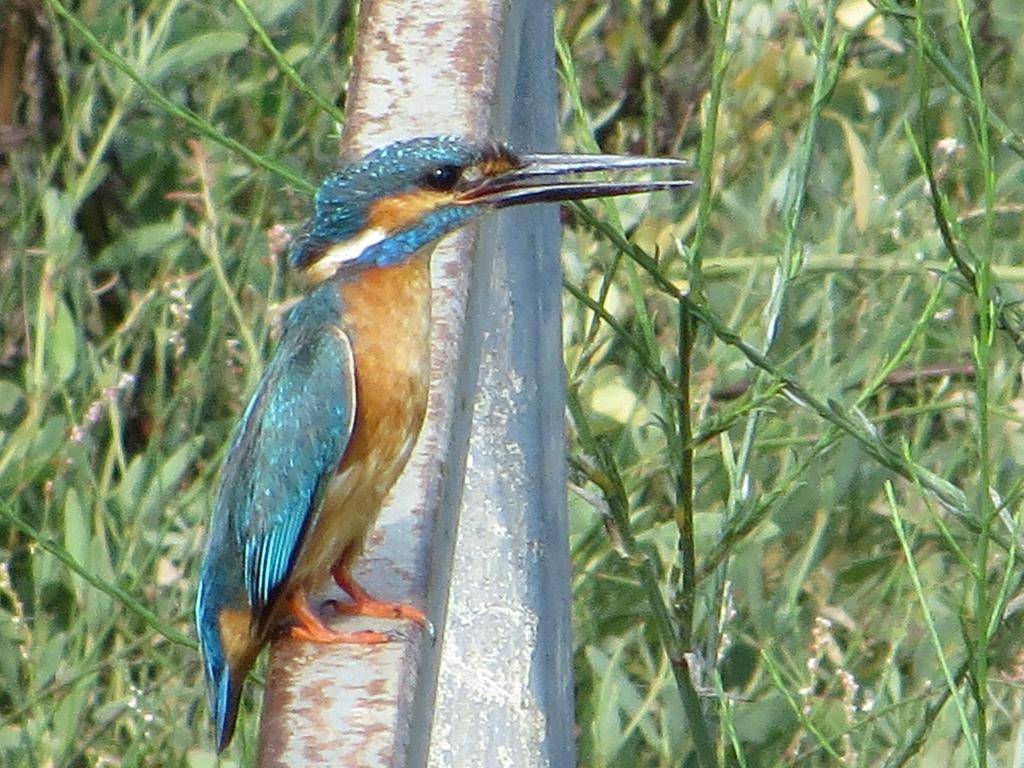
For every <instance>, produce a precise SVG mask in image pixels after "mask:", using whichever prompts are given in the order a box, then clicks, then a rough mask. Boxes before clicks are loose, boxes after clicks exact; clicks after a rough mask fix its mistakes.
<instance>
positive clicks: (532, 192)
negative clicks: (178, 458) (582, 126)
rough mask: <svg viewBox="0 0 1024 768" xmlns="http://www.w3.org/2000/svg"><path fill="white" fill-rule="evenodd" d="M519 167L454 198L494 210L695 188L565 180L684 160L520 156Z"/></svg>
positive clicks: (687, 182)
mask: <svg viewBox="0 0 1024 768" xmlns="http://www.w3.org/2000/svg"><path fill="white" fill-rule="evenodd" d="M517 159H518V160H519V163H520V164H519V165H517V166H516V167H514V168H512V169H510V170H508V171H505V172H503V173H500V174H497V175H495V176H489V177H486V178H483V179H481V180H480V181H479V182H478V183H476V184H474V185H473V186H471V187H470V188H468V189H465V190H463V191H462V192H460V193H459V194H458V195H457V196H456V202H457V203H461V204H463V205H476V204H483V205H490V206H493V207H495V208H505V207H507V206H510V205H522V204H524V203H555V202H559V201H562V200H585V199H588V198H593V197H614V196H616V195H633V194H637V193H640V192H657V191H659V190H666V189H680V188H683V187H689V186H692V185H693V183H694V182H693V180H692V179H668V180H663V181H609V180H605V179H601V180H590V181H587V180H579V179H566V178H561V177H565V176H576V175H579V174H583V173H596V172H601V171H605V172H611V171H633V170H640V169H648V168H672V169H679V168H686V167H688V166H689V163H687V162H686V161H685V160H676V159H673V158H667V157H630V156H628V155H561V154H541V155H519V156H518V158H517Z"/></svg>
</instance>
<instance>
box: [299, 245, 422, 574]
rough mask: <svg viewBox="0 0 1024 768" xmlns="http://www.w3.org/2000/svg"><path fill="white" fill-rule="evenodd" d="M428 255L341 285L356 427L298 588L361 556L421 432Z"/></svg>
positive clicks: (310, 541)
mask: <svg viewBox="0 0 1024 768" xmlns="http://www.w3.org/2000/svg"><path fill="white" fill-rule="evenodd" d="M427 257H428V253H422V254H418V255H416V256H415V257H413V258H412V259H410V260H409V261H407V262H405V263H403V264H399V265H396V266H393V267H386V268H380V269H368V270H366V271H365V272H363V273H362V274H360V275H359V276H358V277H357V278H356V279H354V280H353V281H351V282H346V283H341V285H340V291H341V296H342V300H343V302H344V307H345V323H344V324H345V328H344V330H345V332H346V333H347V334H348V335H349V338H350V339H351V341H352V354H353V358H354V359H355V368H356V416H355V424H354V426H353V431H352V438H351V440H350V442H349V446H348V449H347V450H346V452H345V455H344V456H343V457H342V460H341V463H340V465H339V466H338V470H337V473H336V474H335V476H334V478H333V480H332V481H331V483H330V485H329V486H328V489H327V495H326V498H325V500H324V506H323V509H322V511H321V514H320V516H319V518H318V520H317V523H316V526H315V528H314V529H313V530H312V531H311V532H310V534H309V535H308V536H307V540H306V542H305V543H304V545H303V554H302V557H301V558H300V559H299V561H298V562H297V563H296V566H295V571H294V572H293V574H292V579H291V583H292V585H293V586H302V587H306V588H313V587H315V586H317V585H318V584H319V582H320V581H321V580H322V579H323V578H324V577H325V576H326V575H327V573H328V572H329V570H330V569H331V567H332V566H333V565H334V564H335V562H337V561H338V559H339V558H342V557H344V559H345V561H346V562H347V563H351V561H352V560H353V559H354V558H355V557H357V556H358V555H359V554H360V552H361V551H362V549H363V545H364V544H365V541H366V537H367V535H368V534H369V532H370V530H371V529H372V527H373V524H374V522H375V521H376V519H377V516H378V514H379V513H380V507H381V504H382V503H383V501H384V499H385V498H386V496H387V494H388V492H389V491H390V490H391V487H392V486H393V485H394V483H395V481H396V480H397V479H398V475H399V474H400V473H401V471H402V469H403V468H404V467H405V464H406V461H407V460H408V458H409V454H410V453H411V451H412V448H413V446H414V444H415V442H416V438H417V437H418V435H419V431H420V427H421V425H422V423H423V416H424V414H425V412H426V406H427V390H428V386H429V375H430V270H429V262H428V258H427Z"/></svg>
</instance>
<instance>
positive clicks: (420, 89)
mask: <svg viewBox="0 0 1024 768" xmlns="http://www.w3.org/2000/svg"><path fill="white" fill-rule="evenodd" d="M359 25H360V26H359V33H358V41H359V42H358V45H357V50H356V56H355V62H354V70H353V77H352V81H351V83H350V87H349V92H348V99H347V114H348V119H347V122H346V125H345V129H344V136H343V141H342V154H343V155H344V156H355V155H359V154H362V153H363V152H365V151H367V150H369V149H372V148H373V147H377V146H380V145H382V144H386V143H388V142H390V141H393V140H396V139H400V138H409V137H412V136H421V135H432V134H440V133H449V134H456V135H464V136H476V137H484V136H494V137H497V138H500V139H507V140H508V141H509V142H510V143H511V144H512V146H513V147H516V148H520V149H523V150H530V151H542V150H546V149H554V148H555V145H556V129H555V126H556V103H557V98H556V79H555V72H554V66H555V56H554V51H553V45H552V9H551V6H550V2H548V0H519V1H517V2H515V3H506V2H501V0H486V1H485V0H478V1H477V2H472V1H471V0H454V1H453V2H445V3H427V2H408V1H407V0H405V1H403V0H366V1H365V2H364V3H363V4H362V9H361V13H360V19H359ZM558 241H559V224H558V220H557V211H556V210H554V208H553V207H552V206H539V207H538V206H532V207H529V208H526V209H520V210H516V211H510V212H506V213H503V214H502V215H501V216H498V217H490V218H489V219H487V220H485V222H484V223H483V224H482V225H481V226H480V227H479V230H477V229H474V228H470V229H467V230H466V231H463V232H460V233H457V234H455V235H453V236H451V237H449V238H447V239H446V240H445V241H444V242H443V243H442V244H441V245H440V246H439V248H438V250H437V251H436V252H435V255H434V260H433V299H434V324H433V338H432V347H433V349H432V371H433V373H432V380H431V395H430V407H429V412H428V415H427V422H426V424H425V425H424V429H423V433H422V435H421V437H420V441H419V444H418V446H417V448H416V451H415V453H414V455H413V459H412V460H411V462H410V465H409V468H408V469H407V471H406V472H405V474H404V476H403V477H402V479H401V480H400V481H399V483H398V485H397V487H396V488H395V491H394V493H393V495H392V500H391V502H390V503H389V505H388V507H387V508H386V509H385V510H384V513H383V514H382V516H381V519H380V522H379V524H378V526H377V529H376V531H375V533H374V534H373V535H372V537H371V540H370V545H369V546H368V548H367V552H366V555H365V557H364V558H363V560H362V561H361V563H360V564H359V565H358V567H357V575H358V577H359V578H360V580H361V581H362V582H363V583H364V584H365V585H366V586H367V588H368V589H369V590H370V591H371V592H372V593H374V594H376V595H378V596H380V597H382V598H383V599H389V600H400V601H408V602H412V603H414V604H419V605H425V606H426V607H427V611H428V615H429V616H430V618H431V619H432V620H433V621H434V623H435V626H436V627H437V641H436V642H435V643H433V644H432V643H431V642H430V640H429V638H427V637H425V635H424V633H423V632H422V631H420V630H419V629H418V628H416V627H414V626H412V625H408V624H403V625H400V626H401V631H402V636H401V637H399V638H398V639H396V640H395V641H393V642H391V643H389V644H387V645H381V646H366V647H354V646H314V645H311V644H308V643H301V642H297V641H293V640H282V641H280V642H278V643H276V644H275V645H274V647H273V651H272V656H271V662H270V671H269V673H268V677H267V687H266V693H265V697H264V707H263V721H262V724H261V735H260V749H259V759H258V764H259V765H260V766H261V767H262V768H271V767H274V768H277V767H278V766H289V768H298V767H299V766H317V765H331V766H360V768H366V767H371V766H425V765H429V766H432V767H436V768H442V767H447V766H453V767H454V768H459V767H461V766H466V767H469V766H473V767H474V768H475V767H476V766H483V765H487V766H515V767H517V768H518V767H519V766H555V767H557V768H562V767H563V766H570V765H573V764H574V763H575V758H574V747H573V743H574V734H573V724H574V710H573V700H572V667H571V642H570V616H569V608H570V604H569V600H570V594H569V563H568V545H567V531H566V522H565V468H564V446H563V442H564V440H563V438H564V435H563V411H564V382H563V369H562V362H561V303H560V302H561V270H560V265H559V258H558ZM329 589H330V588H329V587H328V586H327V585H325V590H329ZM325 594H330V592H329V591H328V592H327V593H325ZM387 623H389V622H383V621H382V620H369V619H353V618H340V619H337V620H336V621H335V626H339V625H343V626H344V628H345V629H353V628H360V627H364V626H366V627H369V626H372V627H374V628H383V625H384V624H387ZM396 626H397V625H396Z"/></svg>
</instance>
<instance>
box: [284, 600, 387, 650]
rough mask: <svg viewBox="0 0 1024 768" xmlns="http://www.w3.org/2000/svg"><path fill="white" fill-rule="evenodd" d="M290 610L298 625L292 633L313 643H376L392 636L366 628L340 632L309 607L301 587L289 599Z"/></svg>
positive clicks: (296, 637)
mask: <svg viewBox="0 0 1024 768" xmlns="http://www.w3.org/2000/svg"><path fill="white" fill-rule="evenodd" d="M288 610H290V611H291V612H292V615H293V616H294V617H295V620H296V621H297V622H299V623H298V625H297V626H294V627H292V629H291V635H292V637H294V638H295V639H296V640H309V641H310V642H311V643H357V644H360V645H376V644H378V643H386V642H388V640H390V639H391V638H390V637H389V636H388V635H386V634H385V633H383V632H373V631H371V630H365V631H361V632H338V631H336V630H333V629H331V628H330V627H328V626H327V625H326V624H324V623H323V622H322V621H320V617H319V616H317V615H316V614H315V613H313V611H311V610H310V609H309V603H308V602H307V601H306V594H305V592H303V591H302V590H301V589H297V590H295V594H293V595H292V596H291V599H290V600H289V601H288Z"/></svg>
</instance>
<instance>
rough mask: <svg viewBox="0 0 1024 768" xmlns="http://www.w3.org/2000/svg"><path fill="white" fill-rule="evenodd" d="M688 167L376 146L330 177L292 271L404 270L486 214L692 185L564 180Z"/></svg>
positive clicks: (472, 148)
mask: <svg viewBox="0 0 1024 768" xmlns="http://www.w3.org/2000/svg"><path fill="white" fill-rule="evenodd" d="M682 164H683V163H682V161H679V160H673V159H664V158H646V157H622V156H618V155H560V154H559V155H555V154H548V155H517V154H515V153H513V152H512V151H511V150H510V149H508V148H507V147H505V146H504V145H502V144H499V143H497V142H493V141H472V140H468V139H461V138H456V137H453V136H432V137H426V138H418V139H410V140H408V141H401V142H397V143H395V144H390V145H388V146H386V147H383V148H381V149H378V150H376V151H374V152H371V153H370V154H368V155H366V156H365V157H363V158H362V159H361V160H357V161H355V162H353V163H351V164H349V165H347V166H345V167H343V168H341V169H340V170H338V171H336V172H334V173H332V174H331V175H330V176H328V177H327V178H326V179H325V180H324V182H323V184H321V185H320V189H319V190H317V193H316V201H315V211H314V213H313V216H312V218H311V219H310V220H309V222H308V223H307V225H306V228H305V230H304V231H303V233H302V234H301V235H300V236H299V237H298V238H297V239H296V242H295V245H294V247H293V248H292V253H291V263H292V266H293V267H295V268H297V269H298V270H300V271H301V272H303V273H304V274H305V275H306V276H307V277H308V278H309V279H310V281H311V282H313V283H318V282H322V281H323V280H326V279H328V278H330V277H331V276H333V275H335V274H337V273H338V272H339V271H342V270H350V269H363V268H366V267H386V266H390V265H393V264H397V263H400V262H402V261H404V260H405V259H407V258H409V257H410V256H411V255H412V254H414V253H416V252H417V251H419V250H420V249H422V248H423V247H424V246H426V245H429V244H430V243H432V242H433V241H435V240H437V239H438V238H440V237H441V236H443V235H445V234H447V233H448V232H451V231H452V230H454V229H457V228H458V227H460V226H462V225H463V224H465V223H466V222H467V221H469V220H470V219H472V218H474V217H475V216H478V215H479V214H481V213H482V212H483V211H485V210H486V209H488V208H500V207H505V206H510V205H520V204H523V203H530V202H553V201H558V200H570V199H582V198H587V197H603V196H607V195H623V194H630V193H634V192H649V191H653V190H656V189H667V188H671V187H678V186H685V185H688V184H690V183H691V182H689V181H687V180H671V181H652V182H609V181H564V180H558V179H556V178H555V177H559V176H564V175H566V174H579V173H588V172H593V171H602V170H620V169H632V168H643V167H650V166H677V165H682Z"/></svg>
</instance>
